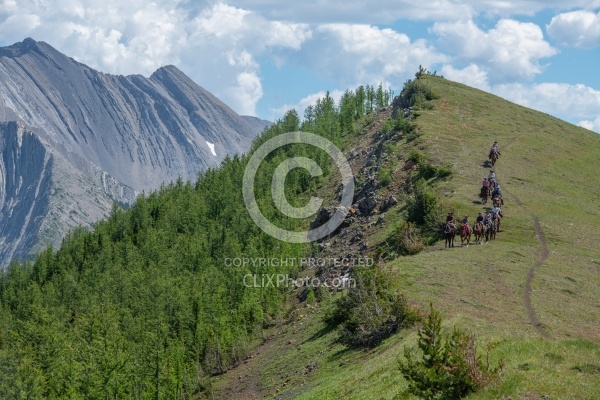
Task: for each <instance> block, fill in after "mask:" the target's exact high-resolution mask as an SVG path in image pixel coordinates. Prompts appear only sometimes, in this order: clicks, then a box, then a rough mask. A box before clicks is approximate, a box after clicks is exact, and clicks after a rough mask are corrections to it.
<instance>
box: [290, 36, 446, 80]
mask: <svg viewBox="0 0 600 400" xmlns="http://www.w3.org/2000/svg"><path fill="white" fill-rule="evenodd" d="M446 59H447V58H446V56H444V55H442V54H441V53H439V52H438V51H437V50H436V49H435V48H434V47H433V46H431V45H430V44H429V43H428V42H427V41H425V40H416V41H411V40H410V38H409V37H408V36H407V35H405V34H403V33H399V32H397V31H394V30H393V29H388V28H384V29H381V28H379V27H376V26H371V25H360V24H324V25H319V26H318V27H316V28H315V29H314V31H313V37H312V39H311V40H308V41H307V42H306V43H305V45H304V46H303V48H302V50H301V51H299V52H298V53H297V54H296V57H295V58H293V57H292V58H290V60H291V61H292V62H296V63H298V64H300V65H303V66H305V67H306V68H307V69H309V70H310V71H311V72H313V73H315V74H317V75H320V76H322V77H324V78H327V79H333V80H334V81H335V82H337V84H338V85H339V86H340V87H348V88H353V87H356V86H358V85H359V84H378V83H379V82H382V83H383V84H384V86H389V82H396V83H398V82H403V81H404V80H405V79H406V78H408V77H412V76H414V73H415V72H416V71H417V70H418V68H419V65H422V66H423V67H425V68H429V67H431V66H432V65H435V64H437V63H440V62H443V61H445V60H446Z"/></svg>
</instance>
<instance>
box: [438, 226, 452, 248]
mask: <svg viewBox="0 0 600 400" xmlns="http://www.w3.org/2000/svg"><path fill="white" fill-rule="evenodd" d="M441 230H442V234H443V235H444V247H454V236H456V226H455V225H454V224H452V223H450V222H444V223H442V224H441Z"/></svg>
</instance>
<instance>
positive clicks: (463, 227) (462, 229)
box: [458, 224, 471, 246]
mask: <svg viewBox="0 0 600 400" xmlns="http://www.w3.org/2000/svg"><path fill="white" fill-rule="evenodd" d="M458 234H459V235H460V245H461V246H464V245H465V242H467V246H469V244H470V243H471V229H470V227H469V225H468V224H460V226H459V227H458Z"/></svg>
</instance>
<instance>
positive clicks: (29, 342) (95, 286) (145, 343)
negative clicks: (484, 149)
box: [0, 85, 392, 399]
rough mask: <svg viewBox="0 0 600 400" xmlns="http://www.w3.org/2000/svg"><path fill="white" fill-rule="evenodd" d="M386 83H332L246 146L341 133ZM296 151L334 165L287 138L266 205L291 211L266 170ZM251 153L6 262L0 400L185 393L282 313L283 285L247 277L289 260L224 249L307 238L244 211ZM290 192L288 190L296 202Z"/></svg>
mask: <svg viewBox="0 0 600 400" xmlns="http://www.w3.org/2000/svg"><path fill="white" fill-rule="evenodd" d="M391 96H392V92H391V91H384V90H383V88H382V87H381V85H379V87H378V88H377V89H375V88H373V87H371V86H364V87H363V86H360V87H359V88H358V89H357V90H356V91H346V92H345V93H344V95H343V96H342V99H341V100H340V102H339V103H337V104H336V102H335V101H334V100H333V98H332V97H331V96H330V95H329V93H328V94H327V95H326V96H325V97H324V98H322V99H319V100H318V101H317V102H316V104H315V105H313V106H310V107H308V108H307V109H306V112H305V115H304V118H303V119H302V120H301V119H300V117H299V116H298V114H297V112H296V111H295V110H291V111H289V112H287V113H286V115H285V116H284V117H283V118H282V119H280V120H278V121H276V122H275V123H274V124H272V125H271V126H270V127H269V128H267V129H266V130H265V131H264V132H263V134H262V135H261V136H259V137H258V138H257V139H256V140H255V142H254V144H253V146H252V149H251V151H250V154H251V153H252V151H254V150H255V149H256V148H258V146H260V145H261V144H262V143H264V142H265V141H266V140H268V139H269V138H271V137H274V136H276V135H279V134H282V133H285V132H291V131H296V130H304V131H310V132H313V133H316V134H318V135H321V136H323V137H326V138H328V139H329V140H331V141H333V142H334V143H336V144H340V141H341V138H342V137H343V136H344V135H345V134H347V133H349V132H353V131H354V125H355V122H356V121H357V120H359V119H360V118H362V117H363V116H365V115H366V114H368V113H369V112H371V111H373V110H374V109H375V108H374V107H383V106H387V105H388V104H389V102H390V99H391ZM290 155H304V156H307V157H310V158H311V159H314V160H315V161H316V162H317V163H318V164H319V165H320V166H321V167H322V169H323V170H324V172H325V174H327V173H329V171H330V170H331V168H332V167H331V166H330V160H329V159H328V158H327V155H326V154H325V153H324V152H322V151H320V150H318V149H315V148H311V147H310V146H299V145H290V146H285V147H283V148H280V149H278V150H277V151H275V152H273V153H272V154H270V155H269V157H268V158H267V159H266V160H265V162H264V163H263V165H261V168H260V169H259V172H258V174H257V177H256V181H255V187H256V198H257V202H258V204H259V205H260V207H261V211H262V212H263V214H264V215H265V216H266V217H267V218H268V219H269V220H270V221H272V222H274V223H276V224H277V225H279V226H281V227H284V228H286V229H290V230H304V229H306V228H307V226H308V221H304V220H301V221H298V220H293V219H285V218H284V217H283V216H282V215H281V213H279V212H278V211H277V210H276V208H275V205H274V204H273V200H272V198H271V179H272V171H274V170H275V168H276V167H277V165H279V163H280V162H281V161H282V160H283V159H285V158H286V157H289V156H290ZM248 159H249V156H248V155H242V156H234V157H228V158H226V159H225V161H224V162H223V163H222V164H221V166H220V167H219V168H215V169H208V170H207V171H205V172H203V173H201V174H200V175H199V177H198V179H197V180H196V182H183V181H182V180H181V179H179V180H177V181H176V182H173V183H171V184H168V185H163V186H162V187H161V188H160V189H159V190H157V191H155V192H152V193H150V194H142V195H141V196H140V197H139V198H138V199H137V200H136V202H135V204H134V205H133V206H132V207H131V208H130V209H127V210H124V209H122V208H119V207H118V206H117V205H115V206H113V209H112V211H111V213H110V215H109V217H108V218H107V219H106V220H103V221H101V222H98V223H97V224H96V225H95V226H94V227H93V229H91V230H87V229H84V228H77V229H74V230H73V231H72V232H70V233H69V234H68V235H67V236H66V237H65V239H64V240H63V242H62V245H61V246H60V248H59V249H58V250H55V249H52V248H48V249H46V250H44V251H43V252H41V253H40V254H39V255H38V256H37V257H35V259H34V260H32V261H28V262H17V261H15V262H13V263H12V264H11V265H10V266H9V267H8V268H7V269H6V271H4V272H1V273H0V398H32V399H36V398H68V399H108V398H110V399H116V398H139V399H141V398H154V399H174V398H180V399H186V398H191V397H193V396H194V395H195V394H197V393H198V392H200V391H202V390H205V389H206V382H208V380H207V379H206V377H207V376H210V375H213V374H218V373H222V372H223V371H225V370H226V369H228V368H229V367H230V366H231V365H233V364H235V363H237V362H240V360H242V359H243V357H244V356H245V355H246V353H247V351H248V350H249V346H250V344H251V341H252V339H253V338H254V337H256V335H257V333H258V332H259V330H260V328H261V327H262V326H263V325H264V324H266V323H268V322H269V321H270V320H271V319H273V318H276V317H277V316H278V315H279V314H280V313H281V312H282V304H283V301H282V300H283V299H284V298H285V296H286V293H285V291H283V290H280V289H277V288H274V287H264V288H254V287H246V286H245V285H244V284H243V276H244V275H246V274H248V273H251V274H254V273H256V274H272V273H284V274H290V275H291V276H293V275H294V274H296V273H297V272H298V271H297V269H298V267H297V266H295V265H288V266H285V267H278V268H275V267H272V266H252V265H248V266H242V267H234V266H225V262H224V260H225V259H228V258H235V257H249V258H258V257H263V258H297V257H303V256H305V255H306V253H307V246H306V245H302V244H290V243H285V242H281V241H278V240H276V239H274V238H272V237H270V236H268V235H266V234H264V233H263V232H262V231H261V230H260V229H259V228H258V227H257V226H256V225H255V223H254V222H253V221H252V219H251V218H250V216H249V215H248V213H247V211H246V209H245V206H244V202H243V196H242V178H243V175H244V170H245V167H246V164H247V162H248ZM309 178H310V176H309V175H308V174H307V173H306V172H303V171H302V170H294V171H292V172H291V173H290V174H289V176H288V178H287V179H286V193H287V194H288V196H289V197H294V196H296V197H297V196H300V195H302V194H303V193H307V192H310V191H311V190H314V189H315V187H316V185H317V184H318V180H315V179H309ZM290 200H291V199H290Z"/></svg>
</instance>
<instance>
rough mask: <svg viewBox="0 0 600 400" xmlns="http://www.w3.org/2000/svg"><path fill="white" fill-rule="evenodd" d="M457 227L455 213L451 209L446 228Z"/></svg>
mask: <svg viewBox="0 0 600 400" xmlns="http://www.w3.org/2000/svg"><path fill="white" fill-rule="evenodd" d="M449 228H456V220H455V219H454V213H453V212H452V211H450V212H449V213H448V215H447V216H446V229H449Z"/></svg>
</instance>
